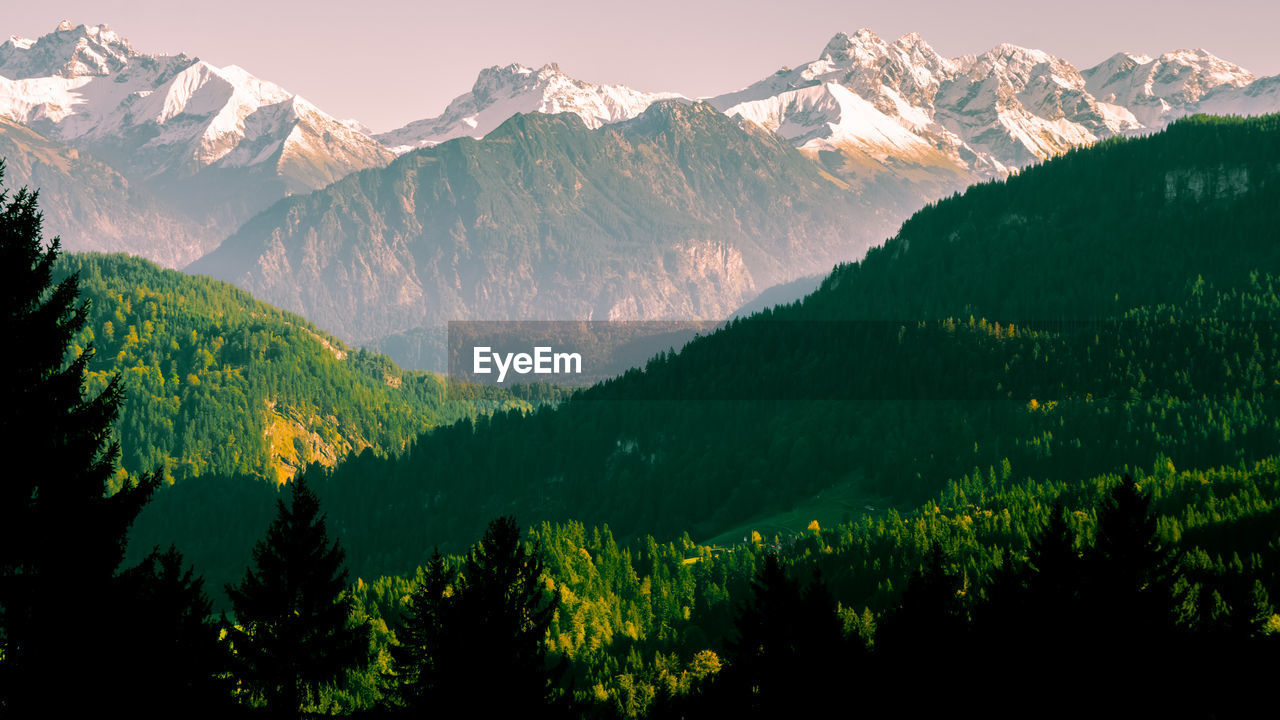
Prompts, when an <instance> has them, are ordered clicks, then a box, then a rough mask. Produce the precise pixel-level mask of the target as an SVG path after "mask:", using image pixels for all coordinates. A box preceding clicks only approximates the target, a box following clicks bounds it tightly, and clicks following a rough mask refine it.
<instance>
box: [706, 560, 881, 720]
mask: <svg viewBox="0 0 1280 720" xmlns="http://www.w3.org/2000/svg"><path fill="white" fill-rule="evenodd" d="M835 608H836V604H835V601H834V600H833V599H832V597H831V593H830V592H829V591H828V589H827V587H826V584H825V583H824V582H823V580H822V577H821V575H820V574H819V575H816V576H815V577H814V579H813V580H812V581H811V582H810V583H809V585H808V586H807V587H805V588H803V589H802V588H801V585H800V583H799V581H797V580H795V579H792V578H790V577H788V576H787V573H786V570H785V569H784V568H783V567H782V564H781V563H780V562H779V561H778V558H777V556H776V555H772V554H770V555H769V556H767V557H766V558H765V560H764V563H763V564H762V565H761V566H760V569H759V570H758V571H757V573H756V576H755V578H754V580H753V581H752V583H751V595H750V597H749V598H748V599H747V601H746V602H745V603H743V604H742V605H740V606H739V608H738V614H737V618H736V619H735V624H734V627H735V631H736V636H735V637H733V638H732V639H730V640H729V641H727V642H726V644H725V648H724V656H725V668H724V669H723V670H722V671H721V673H720V676H719V677H718V678H717V679H716V682H715V683H714V684H713V686H712V687H711V688H710V689H709V690H708V692H707V696H706V698H705V699H704V700H703V701H702V702H701V703H700V713H699V714H706V715H708V716H714V715H719V714H721V713H728V714H734V715H746V716H751V717H786V716H792V715H803V714H806V713H808V712H811V711H812V712H819V711H821V710H823V709H824V708H826V707H828V706H829V703H831V702H834V701H835V699H836V698H835V696H836V695H838V694H842V693H845V692H847V691H848V689H849V688H848V687H847V683H849V682H850V681H853V680H854V676H853V674H854V672H855V670H856V666H857V661H858V660H859V659H860V657H861V654H862V650H861V647H860V646H857V647H855V646H854V644H852V643H848V642H845V641H844V640H843V638H842V629H841V624H840V620H839V618H838V617H837V616H836V612H835ZM837 678H840V679H841V682H836V679H837Z"/></svg>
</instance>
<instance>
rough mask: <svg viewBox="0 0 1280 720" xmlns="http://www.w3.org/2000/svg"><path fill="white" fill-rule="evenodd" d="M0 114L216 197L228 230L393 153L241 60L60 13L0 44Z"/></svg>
mask: <svg viewBox="0 0 1280 720" xmlns="http://www.w3.org/2000/svg"><path fill="white" fill-rule="evenodd" d="M0 116H3V117H6V118H8V119H11V120H13V121H15V122H18V123H21V124H23V125H26V126H28V127H30V128H32V129H33V130H35V131H37V132H39V133H40V134H41V135H43V136H45V137H48V138H50V139H52V140H56V141H59V142H63V143H67V144H69V145H71V146H73V147H77V148H81V149H84V150H89V151H91V152H93V153H94V154H95V155H97V156H98V157H100V158H102V159H104V160H106V161H107V162H109V163H111V164H112V165H113V166H114V167H116V168H117V169H118V170H120V171H121V172H123V173H125V175H126V176H129V177H131V178H134V179H137V180H142V181H151V182H154V183H156V184H158V185H163V186H164V191H165V192H166V193H167V194H168V195H170V196H171V197H174V198H175V199H177V200H178V201H179V203H180V204H185V205H189V206H193V207H195V206H199V205H201V204H203V205H206V206H207V205H209V204H210V203H215V204H217V203H221V205H222V206H221V207H205V208H202V211H203V212H205V213H208V214H209V215H210V216H212V217H215V219H216V221H217V222H218V223H219V224H223V225H227V226H228V231H229V230H230V229H234V228H233V227H230V226H233V225H238V223H239V222H240V221H242V220H244V219H245V218H246V217H247V216H248V215H249V214H252V213H254V212H257V211H258V210H260V209H262V208H263V207H265V206H266V204H269V203H270V202H272V201H274V200H275V199H278V198H280V197H283V196H284V195H286V194H288V193H292V192H301V191H307V190H312V189H316V188H319V187H323V186H324V185H327V184H328V183H330V182H333V181H334V180H337V179H338V178H340V177H342V176H344V175H346V174H348V173H350V172H353V171H355V170H360V169H363V168H367V167H373V166H379V165H383V164H385V163H386V162H389V161H390V159H391V158H392V155H391V153H389V152H388V151H387V150H386V149H385V148H383V147H382V146H381V145H380V144H379V143H377V142H376V141H374V140H373V139H371V138H370V137H368V136H367V135H365V134H364V133H362V132H360V131H359V130H357V129H354V128H352V127H351V126H350V125H348V124H346V123H343V122H341V121H339V120H337V119H335V118H333V117H330V116H329V115H327V114H325V113H324V112H322V111H320V110H319V109H318V108H316V107H315V106H314V105H312V104H310V103H308V102H307V101H306V100H303V99H302V98H300V97H298V96H296V95H294V94H292V93H290V92H288V91H287V90H285V89H283V88H281V87H280V86H278V85H275V84H273V83H270V82H267V81H264V80H260V79H258V78H256V77H254V76H253V75H251V74H250V73H248V72H247V71H245V70H244V69H242V68H239V67H236V66H229V67H225V68H219V67H216V66H214V65H212V64H210V63H207V62H204V61H201V60H199V59H197V58H192V57H188V56H186V55H181V54H179V55H147V54H144V53H140V52H137V51H136V50H134V49H133V47H132V46H131V45H130V44H129V42H128V41H127V40H125V39H124V38H123V37H121V36H120V35H118V34H117V33H115V32H113V31H112V30H110V29H109V28H107V26H105V25H98V26H93V27H89V26H85V25H78V26H72V25H71V24H70V23H66V22H64V23H62V24H61V25H59V26H58V28H57V29H56V30H55V31H54V32H52V33H50V34H48V35H45V36H43V37H40V38H38V39H35V40H27V39H22V38H11V39H10V40H8V41H6V42H5V43H3V44H0ZM244 173H250V174H251V175H253V177H254V178H255V182H253V183H248V182H245V181H244V179H245V178H244ZM206 175H207V176H208V177H205V176H206ZM187 181H191V183H192V184H191V185H190V187H186V188H185V189H184V187H183V183H184V182H187Z"/></svg>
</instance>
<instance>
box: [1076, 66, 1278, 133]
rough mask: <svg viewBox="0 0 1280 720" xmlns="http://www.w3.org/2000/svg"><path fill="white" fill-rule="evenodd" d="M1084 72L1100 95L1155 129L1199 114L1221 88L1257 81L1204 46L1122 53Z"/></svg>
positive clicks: (1096, 93)
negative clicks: (1145, 53) (1208, 96)
mask: <svg viewBox="0 0 1280 720" xmlns="http://www.w3.org/2000/svg"><path fill="white" fill-rule="evenodd" d="M1081 75H1082V76H1083V77H1084V78H1085V79H1086V84H1087V88H1088V90H1089V92H1090V93H1091V94H1092V95H1093V96H1094V97H1096V98H1098V99H1099V100H1101V101H1103V102H1107V103H1112V104H1114V105H1119V106H1122V107H1125V108H1127V109H1128V110H1129V111H1130V112H1132V113H1133V115H1134V116H1135V117H1136V118H1137V120H1138V122H1140V123H1141V124H1142V125H1143V126H1144V127H1147V128H1152V129H1156V128H1160V127H1163V126H1164V125H1167V124H1168V123H1169V122H1171V121H1173V120H1175V119H1177V118H1179V117H1181V116H1183V115H1186V114H1188V113H1190V112H1195V111H1196V103H1198V102H1199V101H1200V99H1201V98H1203V97H1205V95H1206V94H1208V93H1209V92H1210V91H1212V90H1213V89H1215V88H1217V87H1220V86H1229V87H1236V88H1239V87H1244V86H1246V85H1249V84H1250V83H1252V82H1253V81H1254V79H1255V78H1254V76H1253V73H1251V72H1249V71H1248V70H1245V69H1244V68H1242V67H1240V66H1239V65H1236V64H1235V63H1231V62H1228V61H1226V60H1223V59H1222V58H1219V57H1216V56H1215V55H1213V54H1212V53H1209V52H1206V51H1204V50H1178V51H1175V52H1171V53H1165V54H1164V55H1161V56H1160V57H1158V58H1150V57H1146V56H1143V55H1130V54H1128V53H1118V54H1116V55H1113V56H1111V57H1110V58H1108V59H1106V60H1104V61H1102V62H1101V63H1099V64H1098V65H1095V66H1094V67H1091V68H1089V69H1087V70H1084V71H1083V72H1082V73H1081Z"/></svg>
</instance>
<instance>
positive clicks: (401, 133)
mask: <svg viewBox="0 0 1280 720" xmlns="http://www.w3.org/2000/svg"><path fill="white" fill-rule="evenodd" d="M672 98H674V99H685V98H684V97H683V96H682V95H679V94H676V93H646V92H641V91H638V90H633V89H631V88H629V87H625V86H622V85H597V84H595V83H589V82H584V81H582V80H576V79H574V78H572V77H570V76H568V75H566V74H565V73H564V72H563V71H561V69H560V66H559V65H557V64H556V63H547V64H545V65H543V66H542V67H541V68H538V69H536V70H535V69H533V68H530V67H528V66H525V65H521V64H519V63H512V64H510V65H501V66H500V65H495V66H493V67H488V68H485V69H484V70H481V71H480V74H479V76H478V77H477V78H476V82H475V84H474V85H472V87H471V92H469V93H467V94H465V95H460V96H458V97H457V98H455V99H454V100H453V102H451V103H449V106H448V107H447V108H445V111H444V113H443V114H441V115H440V116H438V117H434V118H427V119H425V120H417V121H415V122H412V123H409V124H408V125H406V126H404V127H402V128H400V129H398V130H392V131H391V132H388V133H384V134H382V135H379V136H377V139H378V140H379V141H381V142H382V143H383V144H384V145H386V146H387V147H389V148H391V149H392V150H393V151H395V152H397V153H403V152H408V151H409V150H413V149H415V148H421V147H430V146H432V145H438V144H439V143H442V142H444V141H446V140H451V139H453V138H456V137H476V138H479V137H483V136H485V135H487V134H488V133H490V132H492V131H493V130H494V129H496V128H497V127H498V126H499V125H501V124H502V123H503V122H505V121H506V120H507V119H508V118H510V117H511V116H513V115H515V114H516V113H535V112H536V113H559V112H569V113H574V114H575V115H578V116H579V117H581V118H582V120H583V122H584V123H586V125H587V127H592V128H596V127H600V126H601V125H604V124H607V123H613V122H619V121H622V120H628V119H630V118H633V117H635V116H637V115H639V114H640V113H641V112H643V111H644V109H645V108H647V107H649V105H650V104H651V103H653V102H655V101H656V100H662V99H672Z"/></svg>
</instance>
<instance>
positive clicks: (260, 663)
mask: <svg viewBox="0 0 1280 720" xmlns="http://www.w3.org/2000/svg"><path fill="white" fill-rule="evenodd" d="M289 495H290V501H289V502H288V503H285V501H284V500H283V499H280V500H278V501H277V508H276V518H275V520H274V521H272V523H271V526H270V528H268V530H267V534H266V536H265V537H263V538H262V540H260V541H259V542H258V544H257V545H256V546H255V547H254V549H253V567H251V568H249V569H248V570H246V571H245V576H244V580H242V581H241V582H240V584H239V585H238V586H237V585H228V586H227V594H228V595H229V596H230V598H231V604H232V607H233V608H234V610H235V616H236V625H235V627H234V628H232V629H231V632H230V635H231V645H232V647H233V649H234V652H235V663H236V672H237V675H238V677H239V678H240V680H241V681H242V682H243V683H244V684H245V685H246V687H247V688H248V690H249V691H250V692H251V693H252V694H253V695H254V696H255V697H257V698H259V699H261V700H262V701H264V702H265V704H266V706H267V708H268V709H270V710H271V711H273V712H275V713H276V714H279V715H286V714H288V715H296V714H298V713H299V712H300V711H301V709H302V706H303V704H304V703H305V702H307V701H308V700H310V699H312V698H313V697H314V695H315V692H316V691H317V690H318V689H319V688H320V687H322V686H324V685H326V684H329V683H332V682H335V681H337V680H339V679H340V678H341V677H343V675H344V673H345V671H346V670H348V669H351V668H356V667H362V666H364V665H365V664H367V663H368V661H369V656H370V649H369V635H370V628H369V625H368V623H367V622H366V623H361V624H355V623H352V622H351V609H352V605H351V598H350V596H349V595H347V594H346V590H347V571H346V569H345V568H344V567H343V559H344V553H343V550H342V548H341V547H340V546H339V544H338V542H337V541H332V542H331V541H330V540H329V534H328V531H327V529H326V527H325V518H324V515H323V514H322V513H321V512H320V501H319V499H318V498H317V497H316V495H315V493H313V492H312V491H311V489H310V488H309V487H308V485H307V481H306V478H305V477H302V476H299V477H298V478H297V479H296V480H294V481H293V482H292V483H291V484H290V487H289Z"/></svg>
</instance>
